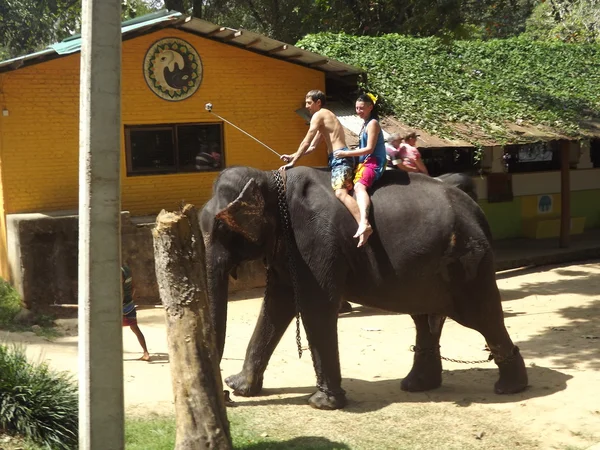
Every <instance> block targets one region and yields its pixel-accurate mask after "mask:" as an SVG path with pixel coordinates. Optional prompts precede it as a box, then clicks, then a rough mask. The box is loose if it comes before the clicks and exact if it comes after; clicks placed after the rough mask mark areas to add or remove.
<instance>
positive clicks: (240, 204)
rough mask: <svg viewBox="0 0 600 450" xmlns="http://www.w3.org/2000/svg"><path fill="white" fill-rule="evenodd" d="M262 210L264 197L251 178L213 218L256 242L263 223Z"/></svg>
mask: <svg viewBox="0 0 600 450" xmlns="http://www.w3.org/2000/svg"><path fill="white" fill-rule="evenodd" d="M264 212H265V199H264V197H263V195H262V193H261V192H260V188H259V187H258V184H257V183H256V181H255V180H254V178H251V179H250V181H248V182H247V183H246V186H244V189H242V192H241V193H240V195H239V196H238V198H236V199H235V200H234V201H232V202H231V203H230V204H229V205H227V207H225V208H224V209H223V210H221V211H220V212H218V213H217V215H216V216H215V218H216V219H219V220H221V221H222V222H223V223H224V224H225V225H227V227H229V229H230V230H231V231H234V232H235V233H239V234H241V235H242V236H244V237H245V238H246V239H248V240H249V241H251V242H257V241H258V239H259V238H260V233H261V230H262V227H263V225H264V223H265V219H264Z"/></svg>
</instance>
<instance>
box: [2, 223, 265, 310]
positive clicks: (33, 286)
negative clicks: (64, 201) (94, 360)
mask: <svg viewBox="0 0 600 450" xmlns="http://www.w3.org/2000/svg"><path fill="white" fill-rule="evenodd" d="M153 221H154V218H153V217H146V218H139V217H138V218H134V219H132V218H131V217H130V216H129V213H123V214H122V215H121V234H122V243H121V249H122V260H123V262H125V263H127V264H128V265H129V266H130V267H131V270H132V272H133V279H134V287H135V300H136V303H138V304H159V303H160V298H159V295H158V286H157V283H156V274H155V270H154V249H153V243H152V228H153V226H154V223H153ZM7 233H8V237H9V239H8V241H9V243H10V246H9V252H8V254H9V260H10V263H11V267H12V268H13V272H12V274H11V275H12V279H13V283H14V285H15V288H16V289H17V291H18V292H19V293H20V294H21V297H22V298H23V300H24V302H25V304H26V306H27V307H28V308H32V309H42V310H45V309H47V308H49V307H50V306H51V305H61V304H72V305H75V304H77V271H78V270H77V269H78V266H77V254H78V248H77V245H78V217H77V215H76V214H74V213H69V212H57V213H48V214H41V213H35V214H9V215H8V216H7ZM264 284H265V272H264V267H263V265H262V262H260V261H257V262H252V263H248V264H246V265H244V266H242V267H241V268H240V270H239V271H238V280H237V281H234V280H231V282H230V291H232V292H235V291H237V290H244V289H250V288H255V287H260V286H264ZM118 301H120V300H118Z"/></svg>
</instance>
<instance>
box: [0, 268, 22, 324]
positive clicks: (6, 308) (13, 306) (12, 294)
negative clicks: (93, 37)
mask: <svg viewBox="0 0 600 450" xmlns="http://www.w3.org/2000/svg"><path fill="white" fill-rule="evenodd" d="M20 309H21V298H20V297H19V294H18V292H17V291H15V289H14V288H13V287H12V286H11V285H10V284H8V283H7V282H6V281H4V280H2V279H0V326H2V325H7V324H9V323H10V322H12V320H13V318H14V317H15V315H16V314H17V313H18V312H19V310H20Z"/></svg>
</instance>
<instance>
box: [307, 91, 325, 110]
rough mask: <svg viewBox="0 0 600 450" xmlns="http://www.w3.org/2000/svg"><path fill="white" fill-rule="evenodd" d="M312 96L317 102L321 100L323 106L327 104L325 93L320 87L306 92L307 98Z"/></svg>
mask: <svg viewBox="0 0 600 450" xmlns="http://www.w3.org/2000/svg"><path fill="white" fill-rule="evenodd" d="M308 97H310V98H311V100H312V101H313V102H315V103H316V101H317V100H321V106H325V93H324V92H323V91H319V90H318V89H313V90H312V91H309V92H308V94H306V98H308Z"/></svg>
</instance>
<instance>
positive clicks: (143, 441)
mask: <svg viewBox="0 0 600 450" xmlns="http://www.w3.org/2000/svg"><path fill="white" fill-rule="evenodd" d="M228 417H229V421H230V427H231V434H232V440H233V448H235V449H237V450H287V449H292V450H309V449H310V450H344V449H349V448H350V447H348V446H346V445H345V444H341V443H336V442H331V441H329V440H328V439H326V438H323V437H313V436H306V437H304V436H303V437H296V438H293V439H290V440H275V439H273V438H269V437H268V436H264V437H263V436H261V435H260V434H259V433H258V432H257V431H255V430H253V429H251V428H250V426H249V425H248V424H247V422H246V420H245V418H244V417H240V416H238V415H237V414H235V412H233V413H232V411H231V410H228ZM125 446H126V448H127V450H172V449H173V447H174V446H175V419H174V418H173V417H160V416H155V417H153V418H149V419H139V418H136V419H129V420H127V421H126V425H125Z"/></svg>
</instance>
